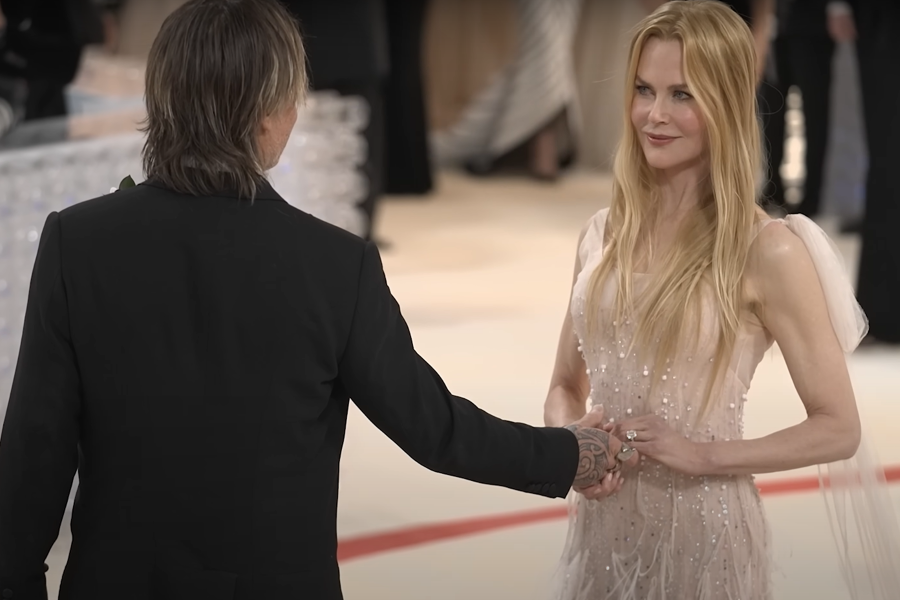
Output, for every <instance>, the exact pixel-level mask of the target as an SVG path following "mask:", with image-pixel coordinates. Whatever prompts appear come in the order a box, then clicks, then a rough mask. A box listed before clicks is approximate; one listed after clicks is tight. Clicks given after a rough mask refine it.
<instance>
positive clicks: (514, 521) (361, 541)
mask: <svg viewBox="0 0 900 600" xmlns="http://www.w3.org/2000/svg"><path fill="white" fill-rule="evenodd" d="M884 474H885V479H886V480H887V481H888V482H891V483H894V482H898V481H900V465H897V466H892V467H888V468H886V469H885V470H884ZM757 487H758V488H759V493H760V494H762V495H764V496H772V495H777V494H797V493H801V492H810V491H814V490H817V489H819V478H818V477H794V478H790V479H770V480H764V481H759V482H757ZM567 515H568V511H567V508H566V506H565V505H562V506H554V507H550V508H542V509H537V510H530V511H524V512H518V513H507V514H500V515H490V516H486V517H474V518H469V519H459V520H456V521H447V522H444V523H429V524H425V525H414V526H411V527H405V528H402V529H396V530H394V531H386V532H382V533H373V534H366V535H359V536H354V537H349V538H346V539H343V540H341V541H340V543H339V544H338V561H340V562H347V561H350V560H354V559H358V558H363V557H366V556H371V555H373V554H381V553H383V552H390V551H393V550H401V549H403V548H411V547H413V546H420V545H423V544H430V543H434V542H439V541H442V540H450V539H453V538H459V537H465V536H469V535H477V534H481V533H487V532H489V531H495V530H498V529H507V528H510V527H521V526H523V525H533V524H535V523H541V522H543V521H552V520H557V519H564V518H566V517H567Z"/></svg>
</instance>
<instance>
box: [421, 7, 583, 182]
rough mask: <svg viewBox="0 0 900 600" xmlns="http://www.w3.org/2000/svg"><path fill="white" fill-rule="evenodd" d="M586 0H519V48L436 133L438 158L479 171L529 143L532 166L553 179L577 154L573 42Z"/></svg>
mask: <svg viewBox="0 0 900 600" xmlns="http://www.w3.org/2000/svg"><path fill="white" fill-rule="evenodd" d="M581 4H582V0H516V1H515V3H514V6H515V16H516V22H517V33H518V40H517V51H516V55H515V57H514V58H513V60H512V62H511V63H510V64H509V65H508V66H507V67H506V68H505V69H504V70H503V71H502V72H501V73H500V74H499V75H498V76H497V77H495V78H494V79H493V81H492V82H491V83H490V85H488V86H487V87H486V88H484V89H483V90H482V91H481V93H479V94H478V95H477V96H476V97H475V98H474V99H473V100H472V102H471V103H470V105H469V106H468V107H467V108H466V109H465V110H464V112H463V114H462V115H461V116H460V117H459V119H458V120H457V122H456V123H455V124H453V125H452V126H450V127H449V128H447V129H445V130H443V131H439V132H436V133H435V135H434V138H433V150H434V153H435V159H436V160H437V161H438V162H439V163H441V164H452V163H462V164H464V165H465V166H466V168H467V169H468V170H469V171H470V172H472V173H475V174H487V173H490V172H492V171H493V170H494V169H495V168H496V166H497V164H498V161H499V160H500V159H501V158H503V157H505V156H506V155H508V154H509V153H510V152H512V151H513V150H515V149H517V148H518V147H521V146H522V145H527V148H528V159H527V161H528V170H529V172H530V174H531V175H532V176H533V177H535V178H537V179H540V180H547V181H553V180H555V179H556V178H557V177H558V175H559V169H560V167H561V166H564V165H566V164H568V163H569V162H571V161H572V160H573V159H574V152H575V145H576V141H575V139H576V137H577V136H578V135H579V132H580V130H581V128H580V118H579V107H578V101H577V96H578V94H577V86H576V80H575V74H574V69H573V56H572V45H573V42H574V38H575V32H576V29H577V26H578V17H579V14H580V11H581Z"/></svg>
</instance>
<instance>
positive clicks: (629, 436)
mask: <svg viewBox="0 0 900 600" xmlns="http://www.w3.org/2000/svg"><path fill="white" fill-rule="evenodd" d="M625 439H626V440H628V441H629V442H633V441H634V440H636V439H637V431H635V430H634V429H629V430H628V431H626V432H625Z"/></svg>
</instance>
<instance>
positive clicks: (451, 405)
mask: <svg viewBox="0 0 900 600" xmlns="http://www.w3.org/2000/svg"><path fill="white" fill-rule="evenodd" d="M355 311H356V312H355V315H354V318H353V325H352V329H351V333H350V337H349V341H348V344H347V347H346V351H345V353H344V356H343V359H342V361H341V366H340V371H341V381H342V383H343V385H344V387H345V388H346V390H347V391H348V392H349V394H350V397H351V398H352V399H353V401H354V403H355V404H356V405H357V406H358V407H359V408H360V410H361V411H362V412H363V413H364V414H365V415H366V417H368V419H369V420H370V421H372V423H373V424H374V425H375V426H376V427H378V428H379V429H380V430H381V431H382V432H384V433H385V434H386V435H387V436H388V437H390V438H391V440H393V441H394V442H395V443H396V444H397V445H398V446H400V447H401V448H402V449H403V451H404V452H406V453H407V454H408V455H409V456H410V457H412V458H413V459H414V460H415V461H416V462H418V463H419V464H421V465H423V466H425V467H427V468H428V469H431V470H433V471H437V472H439V473H444V474H447V475H452V476H455V477H460V478H463V479H468V480H471V481H475V482H479V483H486V484H492V485H498V486H503V487H507V488H510V489H514V490H519V491H525V492H529V493H534V494H540V495H543V496H548V497H564V496H565V495H566V494H567V493H568V491H569V488H570V487H571V485H572V482H573V480H574V477H575V472H576V469H577V463H578V443H577V440H576V439H575V436H574V435H572V433H571V432H569V431H567V430H565V429H562V428H534V427H529V426H527V425H522V424H517V423H510V422H507V421H503V420H501V419H498V418H496V417H493V416H491V415H489V414H488V413H486V412H484V411H482V410H480V409H479V408H477V407H476V406H475V405H474V404H472V403H471V402H469V401H468V400H466V399H464V398H459V397H457V396H454V395H452V394H451V393H450V392H449V391H448V390H447V387H446V386H445V385H444V382H443V381H441V378H440V376H439V375H438V374H437V373H436V372H435V371H434V369H432V368H431V366H429V365H428V363H426V362H425V360H424V359H422V357H420V356H419V355H418V354H417V353H416V351H415V349H414V348H413V343H412V339H411V337H410V333H409V329H408V327H407V325H406V322H405V321H404V319H403V317H402V316H401V314H400V308H399V306H398V305H397V302H396V301H395V300H394V298H393V296H392V295H391V293H390V290H389V289H388V286H387V282H386V280H385V276H384V271H383V269H382V264H381V259H380V257H379V255H378V252H377V250H376V249H375V247H374V246H373V245H372V244H371V243H370V244H368V245H367V246H366V250H365V253H364V256H363V260H362V266H361V271H360V275H359V287H358V294H357V299H356V309H355ZM500 376H502V374H500V373H498V377H500Z"/></svg>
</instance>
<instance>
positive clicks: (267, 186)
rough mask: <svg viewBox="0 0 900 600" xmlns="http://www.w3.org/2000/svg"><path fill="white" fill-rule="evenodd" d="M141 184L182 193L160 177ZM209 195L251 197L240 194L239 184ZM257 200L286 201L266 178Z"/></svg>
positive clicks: (235, 197) (244, 198)
mask: <svg viewBox="0 0 900 600" xmlns="http://www.w3.org/2000/svg"><path fill="white" fill-rule="evenodd" d="M140 185H149V186H151V187H155V188H159V189H163V190H167V191H170V192H175V193H180V192H177V191H176V190H173V189H172V188H171V187H169V186H168V185H166V184H164V183H163V182H161V181H159V180H158V179H156V178H154V177H151V178H149V179H147V180H146V181H144V182H142V183H141V184H140ZM208 197H212V198H234V199H238V198H239V197H240V198H241V199H242V200H249V198H246V197H241V196H240V194H239V193H238V190H237V186H230V185H229V186H226V187H223V188H222V189H221V190H217V191H216V192H215V193H212V194H209V195H208ZM257 200H274V201H280V202H285V199H284V198H282V197H281V195H280V194H279V193H278V192H276V191H275V188H273V187H272V184H271V183H269V181H268V180H264V181H263V182H262V183H260V185H259V187H257V188H256V197H255V198H254V201H257Z"/></svg>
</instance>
